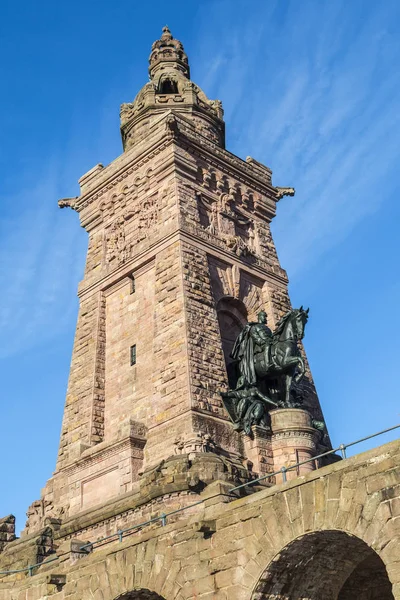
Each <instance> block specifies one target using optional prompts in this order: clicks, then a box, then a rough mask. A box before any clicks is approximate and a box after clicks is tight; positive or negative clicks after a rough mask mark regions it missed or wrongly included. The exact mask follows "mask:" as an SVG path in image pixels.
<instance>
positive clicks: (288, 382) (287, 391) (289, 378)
mask: <svg viewBox="0 0 400 600" xmlns="http://www.w3.org/2000/svg"><path fill="white" fill-rule="evenodd" d="M291 387H292V375H291V374H290V373H286V375H285V406H286V407H290V388H291Z"/></svg>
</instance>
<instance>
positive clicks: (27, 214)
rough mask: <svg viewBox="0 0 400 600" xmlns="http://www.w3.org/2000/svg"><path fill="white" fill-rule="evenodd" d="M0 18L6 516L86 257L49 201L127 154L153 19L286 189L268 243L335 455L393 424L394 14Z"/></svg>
mask: <svg viewBox="0 0 400 600" xmlns="http://www.w3.org/2000/svg"><path fill="white" fill-rule="evenodd" d="M1 12H2V14H1V19H0V39H1V45H2V52H1V57H0V61H1V63H0V64H1V78H0V89H1V100H0V102H1V111H0V131H1V141H2V144H1V147H0V176H1V177H0V181H1V183H0V200H1V213H0V286H1V290H2V294H1V303H0V369H1V413H0V414H1V420H0V427H1V433H0V456H1V460H2V469H1V471H2V472H1V483H0V486H1V493H0V516H3V515H6V514H9V513H11V512H12V513H13V514H15V515H16V516H17V524H18V528H21V527H23V524H24V520H25V514H24V513H25V511H26V509H27V507H28V505H29V504H30V503H31V502H32V501H33V500H35V499H37V498H39V496H40V489H41V488H42V487H43V486H44V484H45V482H46V480H47V478H48V477H50V475H51V473H52V471H53V469H54V466H55V459H56V453H57V446H58V436H59V431H60V427H61V418H62V412H63V405H64V398H65V390H66V385H67V378H68V371H69V363H70V357H71V350H72V343H73V336H74V329H75V320H76V313H77V300H76V288H77V284H78V281H79V280H80V279H81V278H82V274H83V265H84V259H85V252H86V244H87V241H86V233H85V232H84V231H83V230H81V229H80V227H79V223H78V217H77V215H76V214H75V213H73V212H72V211H68V210H63V211H60V210H59V209H58V207H57V200H58V198H61V197H63V196H73V195H76V194H78V185H77V180H78V179H79V177H80V176H81V175H82V174H83V173H85V172H86V171H88V170H89V169H90V168H91V167H93V166H94V165H95V164H97V163H98V162H101V163H103V164H107V163H108V162H110V161H112V160H113V159H114V158H115V157H116V156H118V155H119V154H120V153H121V151H122V148H121V141H120V136H119V116H118V115H119V105H120V104H121V103H122V102H129V101H131V100H132V99H133V98H134V96H135V95H136V93H137V91H138V90H139V89H140V88H141V87H142V86H143V85H144V83H145V82H146V81H147V59H148V55H149V53H150V48H151V44H152V42H153V41H154V40H155V39H156V38H157V37H159V35H160V32H161V27H162V26H163V25H165V24H168V25H169V26H170V28H171V30H172V33H173V35H175V36H176V37H178V38H179V39H180V40H181V41H182V42H183V44H184V46H185V49H186V51H187V53H188V55H189V60H190V64H191V73H192V79H193V80H194V81H195V82H196V83H197V84H198V85H200V86H201V87H202V88H203V89H204V91H205V92H206V94H207V95H208V97H209V98H219V99H221V100H222V101H223V104H224V109H225V120H226V125H227V148H228V149H229V150H230V151H231V152H233V153H235V154H237V155H238V156H240V157H242V158H245V157H246V156H247V155H251V156H253V157H254V158H256V159H257V160H260V161H261V162H263V163H265V164H267V165H268V166H269V167H271V168H272V170H273V181H274V183H275V185H281V186H294V187H295V188H296V196H295V197H294V198H285V199H283V200H282V201H281V203H280V204H279V206H278V213H277V217H276V219H275V222H274V224H273V233H274V237H275V241H276V245H277V248H278V252H279V256H280V259H281V263H282V266H283V267H284V268H285V269H286V270H287V271H288V274H289V278H290V282H291V283H290V293H291V298H292V302H293V304H294V305H300V304H303V305H305V306H310V320H309V323H308V326H307V330H306V338H305V346H306V350H307V354H308V358H309V361H310V364H311V368H312V371H313V375H314V378H315V381H316V385H317V389H318V392H319V395H320V400H321V404H322V407H323V410H324V413H325V418H326V421H327V424H328V427H329V429H330V433H331V437H332V441H333V443H334V445H338V444H339V443H341V442H348V441H351V440H354V439H357V438H359V437H363V436H364V435H367V434H369V433H373V432H375V431H377V430H379V429H381V428H385V427H390V426H391V425H394V424H396V423H398V422H400V415H399V413H400V408H399V401H398V397H399V393H398V389H397V374H398V371H399V369H398V358H397V355H398V347H399V344H398V339H399V334H400V324H399V323H400V319H399V316H398V311H399V306H400V278H399V269H398V257H399V256H400V248H399V246H400V243H399V237H400V236H399V231H398V224H399V222H400V221H399V217H400V208H399V202H398V195H399V191H400V190H399V187H400V183H399V177H398V172H399V140H400V102H399V97H400V78H399V77H398V70H399V64H400V39H399V36H398V30H399V26H400V4H399V3H398V2H397V1H395V0H385V2H382V3H378V2H374V1H373V0H352V1H351V2H348V0H335V1H332V0H302V1H301V2H299V1H298V0H293V1H289V0H276V1H272V0H260V1H252V2H248V1H246V2H245V1H243V2H242V1H239V0H230V1H221V2H220V1H218V0H214V1H207V0H203V1H202V2H194V1H188V2H186V3H182V2H176V1H171V0H170V1H169V2H162V1H159V0H153V2H152V3H151V4H150V3H148V4H146V3H139V2H131V1H128V0H116V1H115V2H113V3H111V2H104V1H103V0H100V1H97V2H94V1H93V2H91V1H88V0H80V1H79V2H78V1H77V0H70V1H69V2H68V3H58V2H57V3H54V2H49V1H48V0H43V1H42V2H40V3H31V2H26V1H25V2H24V1H22V2H20V3H11V2H9V3H8V2H4V0H3V3H2V9H1ZM393 437H395V435H393V434H392V436H386V437H385V438H383V439H382V441H386V440H388V439H392V438H393ZM377 443H378V442H377V441H376V442H373V444H370V446H371V445H376V444H377ZM365 447H367V446H364V447H363V448H365Z"/></svg>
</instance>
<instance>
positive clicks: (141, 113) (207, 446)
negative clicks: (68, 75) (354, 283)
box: [0, 27, 400, 600]
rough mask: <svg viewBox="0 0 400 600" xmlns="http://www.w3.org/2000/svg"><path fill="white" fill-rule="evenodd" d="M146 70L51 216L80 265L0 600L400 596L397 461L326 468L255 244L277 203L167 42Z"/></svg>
mask: <svg viewBox="0 0 400 600" xmlns="http://www.w3.org/2000/svg"><path fill="white" fill-rule="evenodd" d="M149 62H150V66H149V75H150V80H149V82H148V83H146V84H145V85H144V87H143V88H142V89H141V90H140V91H139V93H138V94H137V96H136V98H135V99H134V100H133V102H131V103H128V104H123V105H122V107H121V135H122V144H123V153H122V154H121V156H119V157H118V158H116V159H115V160H114V161H113V162H112V163H111V164H110V165H108V166H106V167H103V165H101V164H98V165H97V166H95V167H94V168H93V169H91V170H90V171H89V172H88V173H86V174H85V175H83V177H82V178H81V179H80V181H79V183H80V195H79V196H78V197H76V198H64V199H63V200H60V201H59V205H60V206H61V207H70V208H71V209H73V210H74V211H76V212H77V213H78V214H79V218H80V222H81V225H82V227H84V228H85V230H86V231H87V233H88V251H87V260H86V267H85V273H84V278H83V280H82V282H81V283H80V284H79V290H78V295H79V302H80V304H79V314H78V323H77V328H76V335H75V342H74V347H73V354H72V362H71V370H70V376H69V383H68V391H67V398H66V404H65V411H64V417H63V423H62V430H61V438H60V445H59V452H58V459H57V464H56V468H55V471H54V473H53V475H52V477H51V478H50V479H49V481H48V482H47V484H46V486H45V487H44V489H43V491H42V495H41V498H40V499H39V500H37V501H35V502H33V504H32V505H31V506H30V507H29V510H28V520H27V523H26V527H25V530H24V531H23V532H22V534H21V537H20V538H19V539H17V538H16V537H15V518H14V517H13V516H12V515H9V516H8V517H4V518H2V519H0V600H45V599H46V600H48V599H49V598H53V599H54V600H139V599H140V600H149V599H150V600H228V598H229V600H262V599H267V598H268V599H278V598H286V599H287V600H321V598H324V599H325V598H326V599H327V600H350V598H359V599H360V600H367V598H368V600H393V599H394V598H398V599H400V570H399V566H398V565H399V564H400V563H399V560H400V544H399V534H398V531H399V525H398V523H397V521H398V520H399V516H398V515H399V514H400V508H399V507H400V485H399V467H398V465H399V457H400V443H399V442H393V443H392V444H387V445H386V446H385V447H384V448H382V449H377V450H374V451H370V452H368V453H366V454H365V455H360V456H358V457H357V456H356V457H352V458H350V459H349V460H342V461H337V460H336V459H337V456H335V455H334V454H332V453H330V452H331V450H332V449H331V445H330V441H329V436H328V433H327V430H326V427H325V423H324V420H323V416H322V413H321V408H320V405H319V400H318V397H317V394H316V391H315V388H314V385H313V381H312V377H311V373H310V370H309V368H308V364H307V360H306V357H305V353H304V349H303V347H302V344H301V340H302V338H303V335H304V327H305V324H306V322H307V318H308V310H305V309H303V308H302V307H301V308H292V307H291V304H290V301H289V297H288V291H287V285H288V279H287V276H286V272H285V271H284V270H283V269H282V267H281V266H280V263H279V260H278V257H277V253H276V250H275V246H274V242H273V240H272V237H271V231H270V223H271V220H272V219H273V218H274V216H275V212H276V205H277V203H278V201H279V200H280V199H281V198H282V197H283V196H285V195H293V194H294V190H293V189H292V188H281V187H276V186H275V185H273V183H272V173H271V170H270V169H269V168H268V167H266V166H264V165H262V164H260V163H259V162H257V161H256V160H255V159H253V158H251V157H247V158H246V160H242V159H241V158H238V157H237V156H235V155H233V154H232V153H230V152H229V151H228V150H226V148H225V124H224V120H223V110H222V105H221V102H220V101H219V100H209V99H208V98H207V96H206V95H205V93H204V92H203V91H202V90H201V89H200V88H199V87H198V86H197V85H196V84H195V83H193V81H192V80H191V79H190V69H189V62H188V58H187V56H186V54H185V51H184V49H183V46H182V44H181V43H180V42H179V41H178V40H176V39H174V38H173V36H172V34H171V32H170V31H169V29H168V28H167V27H164V29H163V32H162V35H161V38H160V39H158V40H157V41H156V42H154V44H153V46H152V50H151V54H150V60H149ZM342 450H343V453H344V448H342ZM332 452H333V451H332ZM324 453H327V456H325V457H324V459H323V460H321V459H320V457H317V455H319V454H324ZM299 463H301V464H299ZM332 463H333V464H332ZM288 468H289V470H287V469H288ZM251 482H253V483H251ZM254 483H255V484H256V485H254ZM392 584H393V587H392ZM392 590H393V593H392ZM394 594H395V595H394Z"/></svg>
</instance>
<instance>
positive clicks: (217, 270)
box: [209, 258, 240, 301]
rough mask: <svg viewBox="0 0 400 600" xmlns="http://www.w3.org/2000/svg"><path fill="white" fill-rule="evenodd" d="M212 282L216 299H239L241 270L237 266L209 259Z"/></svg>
mask: <svg viewBox="0 0 400 600" xmlns="http://www.w3.org/2000/svg"><path fill="white" fill-rule="evenodd" d="M209 267H210V274H211V281H212V284H213V291H214V298H215V300H216V301H218V300H219V299H220V298H222V297H223V296H232V298H239V295H240V269H239V267H238V266H237V265H227V264H225V263H223V262H221V261H218V260H217V259H211V258H210V259H209Z"/></svg>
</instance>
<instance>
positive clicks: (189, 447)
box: [174, 433, 216, 454]
mask: <svg viewBox="0 0 400 600" xmlns="http://www.w3.org/2000/svg"><path fill="white" fill-rule="evenodd" d="M174 445H175V454H190V453H191V452H215V450H216V446H215V443H214V441H213V439H212V437H211V435H209V434H208V433H188V434H186V435H182V436H180V437H178V438H177V439H176V440H175V442H174Z"/></svg>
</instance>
